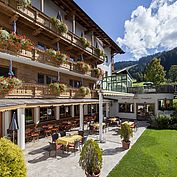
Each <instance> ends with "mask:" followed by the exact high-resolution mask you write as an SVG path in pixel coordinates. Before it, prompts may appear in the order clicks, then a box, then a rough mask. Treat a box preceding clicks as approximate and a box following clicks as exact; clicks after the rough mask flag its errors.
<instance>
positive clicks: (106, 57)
mask: <svg viewBox="0 0 177 177" xmlns="http://www.w3.org/2000/svg"><path fill="white" fill-rule="evenodd" d="M105 62H106V63H108V56H107V55H106V56H105Z"/></svg>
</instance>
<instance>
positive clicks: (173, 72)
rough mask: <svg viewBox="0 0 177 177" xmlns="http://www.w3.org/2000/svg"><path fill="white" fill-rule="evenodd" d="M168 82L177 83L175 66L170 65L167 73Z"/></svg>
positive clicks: (176, 67)
mask: <svg viewBox="0 0 177 177" xmlns="http://www.w3.org/2000/svg"><path fill="white" fill-rule="evenodd" d="M168 79H169V80H170V82H177V65H172V66H171V68H170V70H169V72H168Z"/></svg>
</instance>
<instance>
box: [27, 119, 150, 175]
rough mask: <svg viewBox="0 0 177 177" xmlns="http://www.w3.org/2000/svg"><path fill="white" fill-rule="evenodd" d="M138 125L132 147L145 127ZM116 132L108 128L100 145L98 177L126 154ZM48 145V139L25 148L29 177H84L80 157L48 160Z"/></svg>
mask: <svg viewBox="0 0 177 177" xmlns="http://www.w3.org/2000/svg"><path fill="white" fill-rule="evenodd" d="M138 124H139V125H138V129H137V131H134V136H133V138H131V146H132V145H133V144H134V143H135V142H136V140H137V139H138V138H139V137H140V136H141V134H142V133H143V132H144V130H145V129H146V126H147V124H146V123H144V122H139V123H138ZM116 130H117V128H116V127H110V128H109V131H107V132H106V133H104V139H105V143H99V145H100V147H101V148H102V150H103V168H102V170H101V177H106V176H107V175H108V174H109V172H110V171H111V170H112V169H113V168H114V167H115V166H116V165H117V164H118V163H119V161H120V160H121V159H122V157H123V156H124V155H125V154H126V153H127V152H128V150H126V151H125V150H123V149H122V148H121V147H122V144H121V139H120V136H119V135H118V133H117V131H116ZM89 137H91V138H93V139H95V140H97V139H98V135H90V136H89ZM49 141H51V138H50V137H49V138H43V139H40V140H39V141H38V142H35V143H34V142H31V143H27V144H26V150H25V157H26V162H27V169H28V177H85V174H84V171H83V170H82V169H81V168H80V166H79V164H78V161H79V154H80V153H79V152H76V154H74V153H69V154H68V153H66V152H65V153H64V154H63V153H62V152H58V154H57V157H56V158H55V157H54V156H53V157H49V153H48V148H49V143H48V142H49ZM51 155H52V153H51ZM53 155H54V154H53Z"/></svg>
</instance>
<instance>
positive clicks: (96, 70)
mask: <svg viewBox="0 0 177 177" xmlns="http://www.w3.org/2000/svg"><path fill="white" fill-rule="evenodd" d="M93 71H94V74H95V76H96V77H97V78H99V77H101V76H103V75H104V72H103V70H102V69H101V68H94V69H93Z"/></svg>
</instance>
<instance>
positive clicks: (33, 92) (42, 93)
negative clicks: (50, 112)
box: [0, 83, 98, 98]
mask: <svg viewBox="0 0 177 177" xmlns="http://www.w3.org/2000/svg"><path fill="white" fill-rule="evenodd" d="M97 97H98V96H97V92H96V91H95V90H92V91H91V93H90V94H89V95H86V96H81V95H79V94H78V89H74V88H67V90H66V91H65V92H62V93H60V94H58V93H56V92H54V91H53V90H52V89H51V88H50V87H49V86H48V85H39V84H31V83H23V84H22V87H21V88H19V89H13V90H12V91H10V93H9V94H7V95H5V96H2V95H0V98H97Z"/></svg>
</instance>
